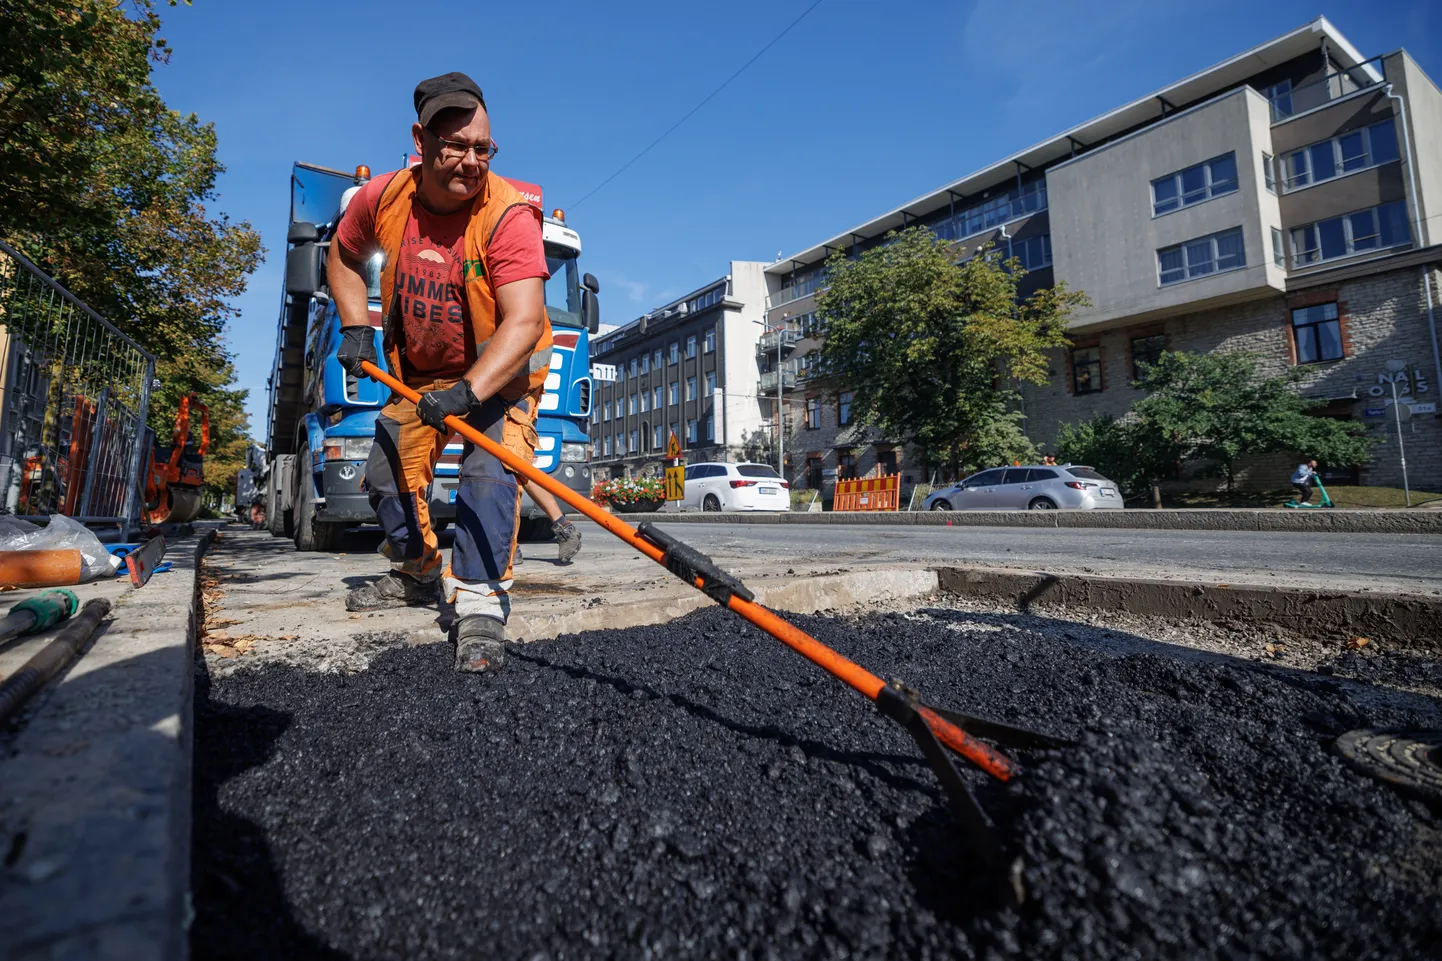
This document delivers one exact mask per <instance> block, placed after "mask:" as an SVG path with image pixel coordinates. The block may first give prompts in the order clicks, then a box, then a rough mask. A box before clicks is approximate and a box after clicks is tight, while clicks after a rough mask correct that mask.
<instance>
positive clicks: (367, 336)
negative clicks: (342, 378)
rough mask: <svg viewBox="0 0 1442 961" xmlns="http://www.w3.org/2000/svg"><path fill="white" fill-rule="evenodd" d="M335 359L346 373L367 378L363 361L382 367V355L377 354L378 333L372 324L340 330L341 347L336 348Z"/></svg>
mask: <svg viewBox="0 0 1442 961" xmlns="http://www.w3.org/2000/svg"><path fill="white" fill-rule="evenodd" d="M335 359H336V360H338V361H340V365H341V366H342V367H344V368H345V371H346V373H348V374H353V375H355V376H356V377H365V376H367V374H366V373H365V371H363V370H361V361H363V360H368V361H370V362H371V363H372V364H375V365H376V366H377V367H379V366H380V355H379V354H377V353H376V332H375V328H373V327H371V325H370V324H359V325H356V326H351V327H342V328H341V329H340V346H339V347H337V348H336V351H335Z"/></svg>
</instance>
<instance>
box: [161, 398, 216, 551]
mask: <svg viewBox="0 0 1442 961" xmlns="http://www.w3.org/2000/svg"><path fill="white" fill-rule="evenodd" d="M193 410H199V411H200V443H199V444H196V443H195V439H194V438H193V437H191V435H190V417H191V411H193ZM209 447H210V408H209V407H206V406H205V405H204V404H202V403H201V402H200V398H198V397H196V396H195V395H194V394H189V395H187V396H185V397H183V398H181V401H180V410H179V411H177V412H176V415H175V434H174V435H173V436H172V438H171V441H170V445H169V446H168V447H167V446H165V445H162V444H161V443H159V441H158V440H157V442H156V444H155V447H154V449H153V450H152V452H151V456H150V470H149V471H148V472H147V473H146V482H145V520H146V522H147V523H149V524H184V523H187V522H188V521H193V520H195V519H196V518H197V517H199V516H200V507H201V503H200V487H201V483H202V481H203V480H204V477H205V470H204V468H205V452H206V450H207V449H208V448H209Z"/></svg>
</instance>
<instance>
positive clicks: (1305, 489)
mask: <svg viewBox="0 0 1442 961" xmlns="http://www.w3.org/2000/svg"><path fill="white" fill-rule="evenodd" d="M1316 476H1317V461H1316V459H1315V458H1313V459H1312V460H1307V461H1303V462H1302V463H1300V464H1298V465H1297V469H1296V470H1295V471H1293V472H1292V489H1293V490H1295V491H1296V492H1297V503H1298V504H1305V503H1307V502H1308V501H1310V500H1311V499H1312V478H1314V477H1316Z"/></svg>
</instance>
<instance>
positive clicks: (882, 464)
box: [876, 448, 900, 475]
mask: <svg viewBox="0 0 1442 961" xmlns="http://www.w3.org/2000/svg"><path fill="white" fill-rule="evenodd" d="M876 470H877V473H879V474H882V475H888V474H896V473H900V472H899V471H898V470H897V469H896V450H895V449H894V448H893V449H888V450H879V451H877V452H876Z"/></svg>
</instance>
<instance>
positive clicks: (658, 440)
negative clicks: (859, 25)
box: [651, 424, 666, 450]
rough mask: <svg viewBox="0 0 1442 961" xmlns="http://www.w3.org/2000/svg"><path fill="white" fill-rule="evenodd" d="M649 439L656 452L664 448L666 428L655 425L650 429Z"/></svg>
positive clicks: (661, 425) (662, 425)
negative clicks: (652, 442) (650, 438)
mask: <svg viewBox="0 0 1442 961" xmlns="http://www.w3.org/2000/svg"><path fill="white" fill-rule="evenodd" d="M651 437H652V439H653V441H654V446H655V448H656V449H657V450H660V449H661V448H663V447H665V446H666V427H665V425H664V424H657V425H656V426H655V427H652V428H651Z"/></svg>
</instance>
